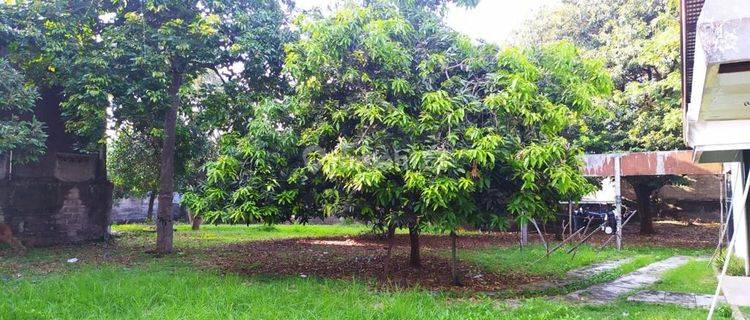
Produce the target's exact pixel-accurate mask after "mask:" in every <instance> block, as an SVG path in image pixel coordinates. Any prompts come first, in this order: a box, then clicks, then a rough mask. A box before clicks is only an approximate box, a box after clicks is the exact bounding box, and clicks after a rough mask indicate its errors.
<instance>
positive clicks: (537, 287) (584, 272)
mask: <svg viewBox="0 0 750 320" xmlns="http://www.w3.org/2000/svg"><path fill="white" fill-rule="evenodd" d="M630 261H633V259H632V258H626V259H620V260H612V261H605V262H601V263H595V264H592V265H589V266H586V267H583V268H579V269H575V270H571V271H568V273H567V274H566V276H565V277H564V278H562V279H556V280H545V281H541V282H535V283H531V284H528V285H526V286H524V287H523V290H525V291H542V290H546V289H550V288H560V287H564V286H567V285H570V284H573V283H576V282H579V281H582V280H583V279H586V278H588V277H591V276H593V275H597V274H600V273H603V272H607V271H611V270H615V269H617V268H619V267H620V266H621V265H623V264H626V263H628V262H630Z"/></svg>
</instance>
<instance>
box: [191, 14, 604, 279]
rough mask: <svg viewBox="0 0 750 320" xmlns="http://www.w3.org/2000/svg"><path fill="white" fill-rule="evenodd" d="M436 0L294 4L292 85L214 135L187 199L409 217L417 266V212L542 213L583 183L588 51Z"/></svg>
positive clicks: (596, 92) (198, 208)
mask: <svg viewBox="0 0 750 320" xmlns="http://www.w3.org/2000/svg"><path fill="white" fill-rule="evenodd" d="M434 9H435V8H434V7H430V6H424V5H421V4H413V3H405V2H399V1H394V2H389V1H376V2H372V3H370V4H369V5H366V6H356V5H347V6H343V7H342V8H340V9H339V10H337V11H336V12H334V13H333V14H331V15H330V16H316V15H312V16H302V17H299V18H298V19H297V25H298V28H299V30H300V34H301V36H300V39H299V40H298V41H296V42H293V43H291V44H289V45H288V46H287V56H286V69H287V70H288V72H289V74H290V75H291V77H292V83H293V84H294V90H295V91H294V96H293V97H290V98H289V99H287V100H286V101H285V102H284V103H268V104H267V106H262V107H256V108H255V114H254V115H253V117H251V119H250V120H249V122H248V125H247V126H246V129H245V130H244V131H243V132H242V133H229V134H227V135H225V136H224V137H223V138H222V139H221V146H222V147H221V151H220V153H221V155H220V156H219V158H218V159H217V160H216V161H213V162H211V163H209V164H208V165H207V183H206V184H205V185H204V186H203V188H202V189H201V190H200V191H199V192H196V193H191V194H189V195H188V196H187V198H186V202H187V203H188V204H189V205H190V207H191V208H192V209H193V210H194V211H195V212H196V213H198V214H201V215H204V216H206V217H208V218H209V219H211V220H214V221H225V222H226V221H228V222H252V221H264V222H278V221H282V220H288V219H299V220H302V221H305V220H306V219H307V218H308V217H309V216H311V215H316V216H317V215H321V214H322V215H332V214H335V215H337V216H350V217H353V218H356V219H359V220H362V221H367V222H371V223H373V224H374V225H375V226H376V227H378V228H382V230H387V231H388V232H387V233H388V234H389V236H392V234H393V230H394V229H395V228H397V227H407V228H409V230H410V234H411V235H412V237H411V239H412V259H411V262H412V264H414V265H418V264H419V244H418V234H419V230H420V229H422V228H424V227H425V226H428V225H429V226H432V227H437V228H439V229H442V230H446V231H451V233H452V235H454V234H455V231H456V230H457V229H458V228H459V226H461V225H468V224H471V225H484V226H487V225H489V226H493V227H502V226H505V225H507V220H508V219H517V220H519V221H528V220H530V219H541V220H546V219H549V218H550V217H551V216H552V213H553V212H554V211H555V210H556V209H555V206H556V204H557V202H558V201H559V200H561V199H569V198H573V199H575V198H579V197H581V196H582V195H583V194H585V193H587V192H588V191H590V190H591V189H592V186H591V185H589V184H588V183H587V181H586V180H585V179H584V178H583V177H582V176H581V174H580V172H579V169H578V168H579V166H580V162H579V161H580V159H579V157H580V155H581V154H582V150H583V149H582V148H581V145H579V143H578V140H571V139H570V138H576V137H577V136H575V135H574V134H572V133H573V132H576V133H580V132H587V130H588V127H587V126H586V124H585V121H584V120H585V116H589V115H601V114H602V113H603V111H602V110H603V109H602V105H601V102H600V100H599V99H598V98H599V97H601V96H602V95H605V94H607V93H608V92H610V90H611V87H612V84H611V81H610V78H609V76H608V75H607V73H606V72H605V71H604V69H603V67H602V64H601V63H599V62H597V61H594V60H589V59H585V58H583V57H582V56H581V54H580V52H579V50H578V49H576V48H575V47H574V46H573V45H571V44H569V43H559V44H554V45H548V46H545V47H544V48H535V49H529V50H522V49H513V48H509V49H504V50H498V49H497V48H496V47H494V46H489V45H482V44H474V43H472V42H471V41H469V40H468V39H467V38H466V37H465V36H463V35H461V34H459V33H457V32H455V31H453V30H451V29H450V28H448V27H447V26H445V24H444V23H443V21H442V19H441V16H440V13H439V12H440V10H434ZM305 193H306V194H305Z"/></svg>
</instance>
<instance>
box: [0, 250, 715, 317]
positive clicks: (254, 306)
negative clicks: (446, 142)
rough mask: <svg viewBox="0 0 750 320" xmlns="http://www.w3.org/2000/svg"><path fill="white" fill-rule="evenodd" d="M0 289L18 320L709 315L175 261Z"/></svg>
mask: <svg viewBox="0 0 750 320" xmlns="http://www.w3.org/2000/svg"><path fill="white" fill-rule="evenodd" d="M81 288H86V290H81ZM0 289H2V290H3V292H4V299H2V300H0V318H3V319H17V320H23V319H40V318H42V319H43V318H56V319H88V318H96V319H178V318H190V319H215V318H232V319H259V318H260V319H281V318H283V319H310V318H316V319H403V318H408V319H619V318H637V319H702V318H705V314H706V311H704V310H696V309H684V308H679V307H673V306H653V305H645V304H639V303H631V302H624V301H622V302H617V303H615V304H612V305H607V306H594V307H591V306H588V307H586V306H573V305H570V304H567V303H562V302H553V301H547V300H543V299H531V300H524V301H523V302H522V303H521V306H520V307H517V308H514V307H510V306H507V305H505V304H504V303H498V302H497V301H495V300H492V299H489V298H482V297H480V298H477V299H471V300H463V299H452V298H449V297H445V296H442V295H434V294H431V293H429V292H425V291H421V290H405V291H394V292H373V291H372V290H370V289H369V288H368V287H367V286H366V285H365V284H363V283H358V282H352V281H333V280H320V279H303V278H280V279H277V278H270V279H269V278H258V277H255V278H244V277H237V276H231V275H230V276H221V275H217V274H215V273H212V272H204V271H196V270H193V269H191V268H189V267H187V266H185V265H183V264H180V263H177V262H171V261H158V262H152V263H150V264H148V265H146V266H143V267H137V268H122V267H115V266H112V267H104V268H97V269H94V268H83V269H81V270H77V271H73V272H70V273H67V274H63V275H53V276H49V277H44V278H40V279H36V280H33V281H32V280H10V281H4V282H1V283H0ZM102 301H106V303H102ZM290 306H295V307H290Z"/></svg>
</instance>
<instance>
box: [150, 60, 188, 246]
mask: <svg viewBox="0 0 750 320" xmlns="http://www.w3.org/2000/svg"><path fill="white" fill-rule="evenodd" d="M172 67H173V70H172V83H171V84H170V86H169V98H170V100H171V102H170V105H169V109H168V110H167V113H166V115H165V117H164V141H163V142H164V145H163V147H162V152H161V170H160V176H159V207H158V212H157V214H156V215H157V218H156V219H157V222H156V252H157V253H160V254H165V253H171V252H172V240H173V237H174V230H173V229H172V227H173V226H172V225H173V222H172V195H173V193H174V149H175V127H176V125H177V109H178V108H179V106H180V97H179V92H180V86H181V85H182V75H181V74H180V73H179V72H177V71H176V70H174V66H172Z"/></svg>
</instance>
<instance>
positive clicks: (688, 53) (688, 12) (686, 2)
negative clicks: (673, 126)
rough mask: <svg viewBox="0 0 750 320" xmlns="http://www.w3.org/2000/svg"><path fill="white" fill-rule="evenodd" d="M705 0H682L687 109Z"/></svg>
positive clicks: (683, 72)
mask: <svg viewBox="0 0 750 320" xmlns="http://www.w3.org/2000/svg"><path fill="white" fill-rule="evenodd" d="M704 2H705V0H681V1H680V3H681V10H680V11H681V26H682V103H683V108H685V109H687V104H688V103H690V93H691V88H692V84H693V62H694V56H695V31H696V24H697V23H698V17H699V16H700V14H701V10H703V3H704Z"/></svg>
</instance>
